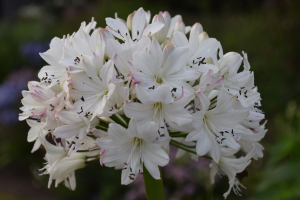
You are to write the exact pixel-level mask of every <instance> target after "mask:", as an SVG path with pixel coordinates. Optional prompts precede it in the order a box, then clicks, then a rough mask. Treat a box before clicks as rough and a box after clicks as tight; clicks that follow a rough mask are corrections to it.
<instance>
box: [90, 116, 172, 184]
mask: <svg viewBox="0 0 300 200" xmlns="http://www.w3.org/2000/svg"><path fill="white" fill-rule="evenodd" d="M156 133H157V125H156V124H155V123H154V122H148V123H145V124H143V125H141V126H140V125H139V124H138V122H137V121H136V120H135V119H134V118H132V119H131V120H130V122H129V126H128V129H125V128H123V127H122V126H120V125H119V124H110V125H109V128H108V136H107V137H102V138H100V139H97V140H96V143H97V145H98V146H99V147H100V148H101V150H102V151H105V153H103V155H102V156H104V158H103V164H104V165H106V166H108V167H115V166H123V168H122V180H121V183H122V184H125V185H127V184H129V183H131V182H132V181H134V180H135V179H136V177H137V175H138V173H139V172H142V171H143V165H145V167H146V168H147V170H148V171H149V173H150V174H151V175H152V176H153V178H155V179H160V172H159V168H158V166H165V165H166V164H168V162H169V156H168V154H167V153H166V151H165V150H164V149H163V148H162V146H163V145H165V144H166V143H168V142H169V140H170V139H169V138H164V139H159V138H158V137H157V135H156Z"/></svg>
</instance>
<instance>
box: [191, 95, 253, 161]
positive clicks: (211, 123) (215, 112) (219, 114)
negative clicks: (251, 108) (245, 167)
mask: <svg viewBox="0 0 300 200" xmlns="http://www.w3.org/2000/svg"><path fill="white" fill-rule="evenodd" d="M234 101H236V98H235V97H229V95H228V93H226V91H225V90H224V89H222V90H221V91H220V92H219V94H218V97H217V103H216V105H215V107H214V108H212V109H211V110H208V108H209V105H210V101H209V99H208V98H207V97H206V96H205V95H203V96H202V98H201V99H200V102H201V106H202V107H201V108H200V109H201V110H200V109H199V110H200V111H198V112H195V113H194V114H193V117H194V121H193V124H192V125H193V126H194V128H195V130H193V131H191V132H190V133H189V135H188V136H187V137H186V141H197V147H196V149H197V154H198V155H199V156H202V155H205V154H206V153H208V152H210V155H211V157H212V158H213V160H214V161H215V162H217V163H218V162H219V159H220V146H228V147H230V148H233V149H239V148H240V145H239V144H238V141H239V139H240V137H241V134H242V133H245V132H247V129H246V128H244V127H243V126H242V125H241V124H240V122H241V121H242V120H244V119H246V117H247V116H248V115H249V112H248V111H247V110H246V111H241V110H230V109H231V108H232V106H233V103H234Z"/></svg>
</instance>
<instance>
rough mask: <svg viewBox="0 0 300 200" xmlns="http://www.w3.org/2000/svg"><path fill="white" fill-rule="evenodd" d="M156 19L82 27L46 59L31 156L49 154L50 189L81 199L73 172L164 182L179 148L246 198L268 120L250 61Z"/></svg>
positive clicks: (138, 17)
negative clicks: (93, 168)
mask: <svg viewBox="0 0 300 200" xmlns="http://www.w3.org/2000/svg"><path fill="white" fill-rule="evenodd" d="M150 16H151V15H150V12H145V11H144V10H143V8H140V9H138V10H137V11H135V12H133V13H131V14H130V15H129V16H128V18H127V21H125V20H123V19H120V18H118V17H117V15H116V16H115V18H106V24H107V27H106V28H96V22H95V21H94V19H92V21H91V22H90V23H88V24H86V23H85V22H83V23H82V24H81V26H80V28H79V30H78V31H77V32H74V33H73V34H72V35H67V36H64V37H63V38H62V39H60V38H57V37H55V38H53V39H52V41H51V43H50V49H49V50H48V51H46V52H44V53H41V54H40V55H41V57H42V58H43V59H44V60H45V61H46V62H47V63H48V65H46V66H44V67H43V68H42V69H41V70H40V72H39V74H38V77H39V79H40V82H35V81H31V82H29V84H28V88H29V90H28V91H23V92H22V94H23V97H24V98H23V100H22V104H23V107H21V110H22V111H23V112H22V113H21V114H20V116H19V119H20V120H26V121H27V123H28V125H29V126H30V127H31V129H30V131H29V133H28V141H29V142H33V141H35V144H34V147H33V149H32V152H34V151H36V150H37V149H38V148H39V147H40V146H41V145H43V146H44V147H45V149H46V156H45V159H46V161H47V163H46V165H45V167H44V168H43V169H42V170H44V172H43V173H42V174H49V175H50V178H49V187H50V185H51V182H52V180H55V185H58V184H59V183H61V182H63V181H64V183H65V185H66V186H67V187H69V188H70V189H72V190H74V189H75V186H76V181H75V170H77V169H79V168H83V167H85V166H86V165H87V164H89V163H91V162H93V161H99V162H100V164H101V165H102V166H107V167H115V168H116V169H120V170H122V177H121V183H122V184H129V183H131V182H133V181H134V180H135V178H136V177H137V175H138V174H139V173H143V167H145V168H146V169H147V170H148V171H149V173H150V174H151V175H152V176H153V178H155V179H160V171H159V167H162V166H165V165H167V164H168V162H169V155H168V153H169V147H170V145H173V146H176V147H177V148H178V155H180V156H182V155H184V154H185V153H188V154H190V156H191V158H192V159H195V160H197V159H198V157H199V156H202V157H205V158H208V159H211V180H212V182H214V176H215V174H216V173H219V174H221V175H227V176H228V178H229V190H228V191H227V192H226V193H225V194H224V197H225V198H226V197H227V196H228V194H229V193H230V191H231V189H233V190H234V192H235V193H239V191H240V189H239V186H240V185H241V183H240V182H239V180H238V178H237V174H239V173H241V172H243V171H244V170H245V168H246V167H247V166H248V165H249V164H250V162H251V159H252V158H253V159H258V158H261V157H263V152H262V151H263V147H262V145H260V144H259V141H260V140H261V139H262V138H263V137H264V135H265V133H266V132H267V130H266V129H265V123H261V121H262V120H263V119H264V117H265V116H264V114H263V113H262V112H261V111H260V110H259V109H258V108H257V107H259V106H260V105H261V104H260V100H261V99H260V94H259V93H258V92H257V87H255V85H254V74H253V73H252V72H251V71H250V64H249V62H248V58H247V54H246V53H243V56H241V55H240V54H239V53H236V52H229V53H226V54H223V50H222V46H221V44H220V42H219V41H218V40H216V39H214V38H209V36H208V34H207V33H206V32H204V31H203V27H202V26H201V24H200V23H195V24H194V25H193V26H192V27H190V26H185V24H184V22H183V21H182V17H181V16H180V15H176V16H175V17H173V18H172V17H171V16H170V14H169V13H168V12H160V13H159V14H157V15H155V16H154V17H153V19H152V22H151V20H150V19H151V17H150ZM242 63H243V68H242V69H240V66H241V65H242ZM237 153H239V155H241V153H242V154H244V155H245V156H242V157H239V158H237V157H236V156H235V154H237ZM177 157H179V156H177Z"/></svg>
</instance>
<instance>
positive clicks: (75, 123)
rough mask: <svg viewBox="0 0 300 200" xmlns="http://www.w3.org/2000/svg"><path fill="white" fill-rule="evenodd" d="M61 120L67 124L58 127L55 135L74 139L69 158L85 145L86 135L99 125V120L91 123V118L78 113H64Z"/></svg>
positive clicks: (60, 117)
mask: <svg viewBox="0 0 300 200" xmlns="http://www.w3.org/2000/svg"><path fill="white" fill-rule="evenodd" d="M59 119H60V120H61V121H62V122H63V123H64V124H65V125H62V126H59V127H57V128H56V129H55V130H54V132H53V134H54V135H55V136H56V137H58V138H62V139H68V138H73V137H75V136H76V137H75V138H74V139H73V141H72V144H71V145H70V146H69V148H70V150H69V153H68V156H70V155H71V154H74V153H75V152H76V151H77V150H78V149H79V147H80V146H81V144H82V143H83V141H84V139H85V137H86V135H87V134H88V133H89V132H90V131H91V130H92V129H93V128H94V127H95V126H97V125H98V124H99V120H98V118H94V119H93V120H91V122H90V116H86V117H84V116H81V115H78V114H77V113H76V112H72V111H64V112H62V113H61V114H60V115H59Z"/></svg>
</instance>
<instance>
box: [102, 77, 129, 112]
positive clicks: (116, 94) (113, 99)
mask: <svg viewBox="0 0 300 200" xmlns="http://www.w3.org/2000/svg"><path fill="white" fill-rule="evenodd" d="M104 98H106V104H105V106H104V108H103V113H101V114H98V116H97V117H109V116H111V115H113V114H116V113H118V114H124V109H123V105H124V103H125V101H126V100H128V98H129V88H128V87H125V86H124V85H123V83H119V84H116V85H115V88H114V89H113V90H112V92H111V95H110V96H105V97H104Z"/></svg>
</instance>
